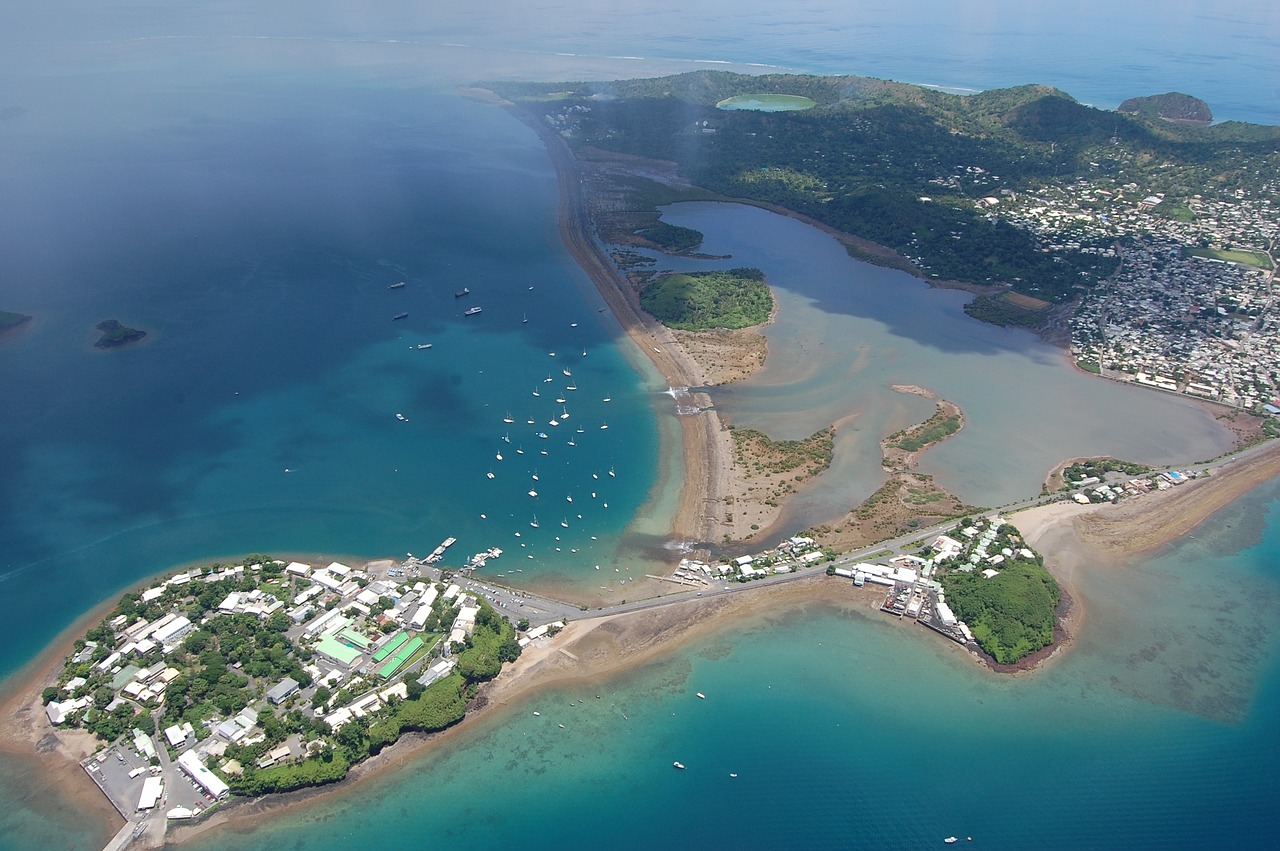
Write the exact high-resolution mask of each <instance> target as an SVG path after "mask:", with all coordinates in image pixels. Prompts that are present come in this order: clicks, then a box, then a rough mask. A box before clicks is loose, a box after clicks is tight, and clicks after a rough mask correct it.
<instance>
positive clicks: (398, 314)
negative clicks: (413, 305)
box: [391, 313, 409, 322]
mask: <svg viewBox="0 0 1280 851" xmlns="http://www.w3.org/2000/svg"><path fill="white" fill-rule="evenodd" d="M408 315H409V314H407V313H397V314H396V315H395V316H393V317H391V321H392V322H395V321H396V320H397V319H404V318H405V317H406V316H408Z"/></svg>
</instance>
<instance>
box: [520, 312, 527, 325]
mask: <svg viewBox="0 0 1280 851" xmlns="http://www.w3.org/2000/svg"><path fill="white" fill-rule="evenodd" d="M520 321H521V323H523V324H525V325H527V324H529V314H527V313H526V314H524V318H523V319H521V320H520Z"/></svg>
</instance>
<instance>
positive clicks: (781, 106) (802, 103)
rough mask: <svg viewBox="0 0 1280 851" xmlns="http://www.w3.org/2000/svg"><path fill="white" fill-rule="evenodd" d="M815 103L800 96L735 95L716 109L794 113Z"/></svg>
mask: <svg viewBox="0 0 1280 851" xmlns="http://www.w3.org/2000/svg"><path fill="white" fill-rule="evenodd" d="M817 105H818V103H817V101H815V100H813V99H812V98H807V97H801V96H800V95H773V94H759V95H737V96H736V97H731V98H725V99H724V100H722V101H720V102H719V103H718V104H716V109H727V110H735V109H746V110H751V111H753V112H796V111H800V110H805V109H813V108H814V107H815V106H817Z"/></svg>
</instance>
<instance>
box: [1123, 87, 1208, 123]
mask: <svg viewBox="0 0 1280 851" xmlns="http://www.w3.org/2000/svg"><path fill="white" fill-rule="evenodd" d="M1116 112H1132V113H1136V114H1138V115H1141V116H1142V117H1144V118H1150V119H1164V120H1165V121H1190V122H1193V123H1196V124H1208V123H1209V122H1211V121H1213V111H1212V110H1210V109H1209V104H1207V103H1205V102H1204V101H1202V100H1200V98H1197V97H1192V96H1191V95H1185V94H1183V93H1182V92H1166V93H1165V94H1162V95H1148V96H1147V97H1137V98H1129V99H1128V100H1126V101H1124V102H1123V103H1121V104H1120V105H1119V106H1118V107H1116Z"/></svg>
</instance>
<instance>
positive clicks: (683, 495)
mask: <svg viewBox="0 0 1280 851" xmlns="http://www.w3.org/2000/svg"><path fill="white" fill-rule="evenodd" d="M504 106H506V108H507V109H508V111H509V112H510V113H511V114H512V115H513V116H515V117H516V118H517V119H518V120H519V121H521V122H522V123H523V124H525V126H527V127H529V128H531V129H532V130H533V131H534V133H535V134H536V135H537V136H538V138H539V139H540V140H542V143H543V145H544V146H545V147H546V150H547V154H548V156H549V157H550V159H551V164H552V167H553V168H554V170H555V173H556V182H557V185H558V187H559V196H560V197H559V203H558V218H559V229H560V238H561V241H562V242H563V243H564V246H565V248H566V250H568V252H569V254H570V255H571V256H572V257H573V259H574V261H575V262H576V263H577V264H578V266H579V267H580V268H582V270H583V271H584V272H586V274H587V277H588V278H590V279H591V282H592V283H593V284H594V285H595V288H596V291H597V292H598V293H599V294H600V297H601V298H602V299H604V302H605V304H606V305H608V307H609V310H610V312H612V314H613V316H614V318H615V319H616V320H617V322H618V324H619V325H620V326H621V327H622V330H623V331H624V332H625V333H626V334H627V336H628V337H630V338H631V340H632V342H633V343H635V345H636V347H637V349H638V351H639V352H640V353H641V354H642V355H643V356H644V357H646V358H648V360H649V361H650V362H651V363H652V364H653V366H654V368H655V369H657V371H658V372H659V373H660V374H661V375H662V376H663V378H664V379H665V380H666V381H667V384H668V386H669V387H697V386H699V385H700V384H701V378H702V370H701V369H700V368H699V366H698V364H697V363H696V362H695V361H694V360H693V359H692V358H691V357H689V355H688V354H687V353H686V352H685V350H684V347H683V346H682V345H681V344H680V342H679V341H678V340H677V339H676V337H675V335H674V334H673V333H672V332H671V330H670V329H669V328H667V327H666V326H664V325H662V324H661V323H659V322H657V320H651V319H646V318H645V316H644V313H643V311H641V309H640V306H639V303H638V301H637V300H636V297H635V294H634V293H633V291H632V289H631V287H630V285H629V284H628V282H627V280H626V278H625V277H624V276H623V274H622V273H621V272H620V271H619V270H618V268H617V267H616V266H615V265H614V264H613V261H612V260H611V259H610V258H609V257H608V255H607V253H606V252H605V250H604V248H603V247H602V246H601V245H600V243H599V241H598V240H597V239H596V236H595V233H594V228H593V225H592V223H591V221H590V219H589V217H588V214H587V209H586V204H585V199H584V198H583V191H582V173H581V169H580V167H579V165H578V162H577V159H576V157H574V155H573V152H572V151H570V150H569V147H568V145H567V144H566V143H565V141H564V140H563V139H562V138H561V137H560V135H559V134H558V133H555V132H554V131H552V130H550V129H548V128H546V127H544V126H541V125H540V124H539V123H538V122H537V121H536V120H533V119H532V117H531V116H529V115H528V114H526V113H525V112H524V111H523V110H521V109H520V108H519V107H516V106H514V105H508V104H506V103H505V102H504ZM690 395H691V397H692V398H691V400H690V401H691V402H692V403H693V404H695V405H696V406H697V407H698V408H700V409H703V410H701V411H700V412H699V413H698V414H694V415H686V416H678V420H679V422H680V432H681V438H682V441H681V442H682V448H683V452H684V482H683V485H682V487H681V492H680V496H679V499H678V501H677V506H676V511H675V515H674V517H673V518H672V523H671V534H672V536H673V537H676V538H682V539H684V540H687V541H692V542H709V541H711V540H712V539H713V537H714V535H715V529H714V526H715V523H714V521H708V520H707V519H706V515H705V512H704V511H703V505H704V504H707V503H711V504H717V503H719V502H721V501H722V500H723V498H724V496H725V487H726V481H725V480H726V478H727V476H726V474H725V471H726V470H727V469H728V467H729V466H730V465H731V464H732V463H733V459H732V456H731V455H729V454H728V453H727V452H726V450H725V445H724V443H723V442H722V441H721V440H720V439H719V434H720V432H722V431H724V423H723V421H722V420H721V418H720V415H719V414H718V413H717V412H716V411H714V410H707V408H708V407H709V406H710V404H711V399H710V397H708V396H707V395H706V394H705V393H700V392H692V393H691V394H690Z"/></svg>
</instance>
